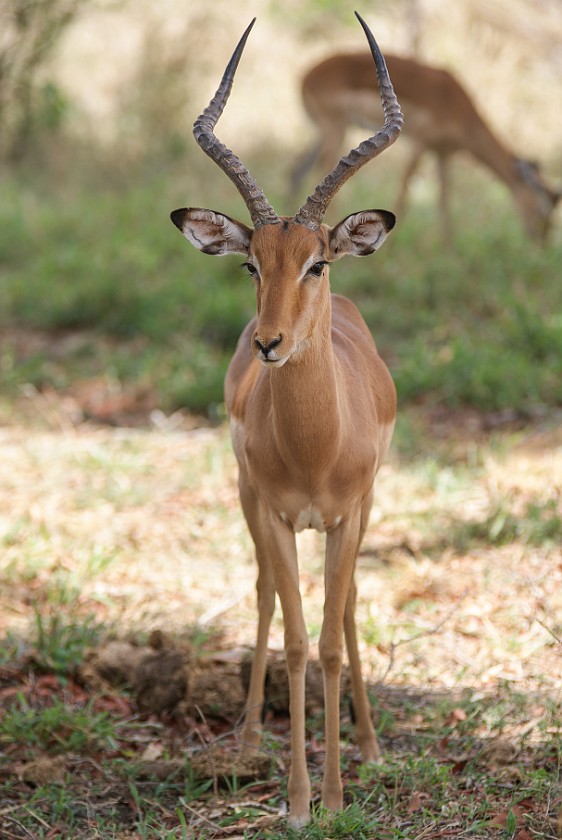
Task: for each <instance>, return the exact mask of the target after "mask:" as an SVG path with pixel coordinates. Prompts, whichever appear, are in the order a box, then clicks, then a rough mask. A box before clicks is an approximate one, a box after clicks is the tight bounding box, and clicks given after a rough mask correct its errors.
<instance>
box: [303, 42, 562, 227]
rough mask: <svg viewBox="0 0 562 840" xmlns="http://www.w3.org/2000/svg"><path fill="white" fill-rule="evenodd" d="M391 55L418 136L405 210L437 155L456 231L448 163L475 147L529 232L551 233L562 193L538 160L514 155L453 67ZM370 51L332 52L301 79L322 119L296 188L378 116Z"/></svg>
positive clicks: (410, 130) (401, 197)
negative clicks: (424, 160) (421, 167)
mask: <svg viewBox="0 0 562 840" xmlns="http://www.w3.org/2000/svg"><path fill="white" fill-rule="evenodd" d="M386 63H387V66H388V70H389V72H390V75H391V77H392V81H393V84H394V89H395V91H396V95H397V97H398V98H399V99H400V102H401V104H402V107H403V110H404V115H405V118H406V120H405V128H404V133H405V134H406V135H408V136H409V137H410V138H411V140H412V142H413V152H412V156H411V159H410V161H409V163H408V165H407V167H406V169H405V172H404V175H403V177H402V183H401V188H400V191H399V194H398V199H397V202H396V212H397V214H400V213H401V212H402V211H403V209H404V207H405V204H406V198H407V193H408V185H409V182H410V181H411V179H412V176H413V175H414V173H415V171H416V169H417V166H418V163H419V161H420V158H421V157H422V155H423V154H424V152H431V153H432V154H434V155H435V157H436V158H437V171H438V177H439V183H440V221H441V228H442V235H443V236H444V237H445V238H449V237H450V236H451V223H450V210H449V198H448V195H449V178H448V168H449V167H448V164H449V159H450V157H451V155H453V154H455V153H456V152H461V151H466V152H469V153H470V154H471V155H472V156H473V157H474V158H476V160H477V161H479V162H480V163H482V164H484V165H485V166H487V167H488V168H489V169H491V170H492V172H494V173H495V174H496V175H497V177H498V178H499V179H500V180H501V181H503V182H504V184H505V185H506V186H507V187H508V189H509V190H510V192H511V195H512V198H513V201H514V204H515V206H516V208H517V210H518V212H519V214H520V217H521V220H522V222H523V225H524V227H525V230H526V232H527V234H528V235H529V236H530V237H531V238H534V239H537V240H543V239H545V237H546V235H547V233H548V230H549V227H550V224H551V219H552V213H553V210H554V208H555V207H556V204H557V202H558V201H559V199H560V196H561V195H562V193H560V192H558V191H555V190H552V189H550V188H549V187H548V186H547V184H546V183H545V181H544V179H543V178H542V177H541V174H540V172H539V170H538V167H537V166H536V164H534V163H531V162H530V161H527V160H521V159H520V158H518V157H516V156H515V155H514V154H513V153H512V152H511V151H509V149H507V148H506V146H504V145H503V144H502V143H501V142H500V140H498V138H497V137H496V136H495V134H494V132H493V131H492V130H491V129H490V127H489V126H488V125H487V124H486V122H485V121H484V120H483V118H482V117H481V116H480V114H479V113H478V111H477V110H476V108H475V106H474V104H473V102H472V100H471V99H470V97H469V95H468V94H467V92H466V91H465V90H464V88H463V87H462V86H461V85H460V84H459V82H458V81H457V80H456V79H455V78H454V77H453V76H452V75H451V74H450V73H449V72H448V71H447V70H439V69H437V68H435V67H429V66H428V65H426V64H420V63H419V62H417V61H415V60H414V59H412V58H401V57H399V56H397V55H387V56H386ZM371 75H372V61H371V56H370V55H369V54H368V53H351V54H343V55H333V56H331V57H330V58H327V59H325V60H324V61H322V62H321V63H320V64H317V65H316V66H314V67H312V68H311V69H310V70H309V71H308V73H307V74H306V75H305V76H304V79H303V81H302V98H303V102H304V105H305V108H306V111H307V113H308V115H309V116H310V118H311V120H312V121H313V123H314V124H315V126H316V129H317V133H318V140H317V142H316V143H315V145H314V146H313V147H312V148H311V149H310V150H309V151H307V152H306V153H305V154H304V155H303V156H302V157H301V158H300V159H299V161H298V163H297V164H296V166H295V167H294V170H293V175H292V190H293V191H295V190H296V189H297V188H298V186H299V184H300V182H301V180H302V178H303V177H304V175H305V174H306V172H307V171H308V170H309V169H311V168H312V167H313V165H314V164H315V163H316V162H317V161H319V164H320V167H322V168H324V167H328V166H331V165H333V161H334V160H336V159H337V157H338V155H339V154H340V152H341V146H342V142H343V139H344V135H345V132H346V130H347V129H348V128H349V127H350V126H353V125H357V126H360V127H362V128H369V127H370V126H374V125H376V124H377V122H378V120H379V119H380V105H379V103H378V98H377V96H376V92H375V91H374V90H373V87H372V84H371Z"/></svg>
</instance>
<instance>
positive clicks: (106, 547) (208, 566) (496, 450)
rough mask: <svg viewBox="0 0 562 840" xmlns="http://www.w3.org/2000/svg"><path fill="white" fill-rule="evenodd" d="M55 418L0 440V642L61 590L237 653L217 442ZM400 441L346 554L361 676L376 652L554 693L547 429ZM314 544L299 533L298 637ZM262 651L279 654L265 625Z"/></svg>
mask: <svg viewBox="0 0 562 840" xmlns="http://www.w3.org/2000/svg"><path fill="white" fill-rule="evenodd" d="M53 410H54V409H53ZM44 416H45V415H44V414H43V417H44ZM57 417H58V421H57V422H59V428H58V429H57V428H54V427H53V420H54V419H55V416H54V415H53V414H51V416H50V422H49V424H48V425H47V427H45V426H44V425H43V426H40V427H37V426H29V425H27V426H18V425H7V426H4V427H2V428H1V429H0V449H1V461H2V464H3V469H2V474H1V477H0V510H1V511H2V514H1V516H0V539H1V540H2V545H3V551H2V557H1V573H2V576H3V587H2V590H1V592H0V616H1V618H0V632H3V633H6V632H8V631H14V630H17V631H21V630H23V629H25V625H26V623H27V622H28V621H29V619H30V618H31V617H32V614H33V613H32V611H33V608H34V606H35V605H36V604H37V603H39V604H40V605H41V604H44V605H48V604H49V602H50V601H52V600H53V599H54V600H55V601H56V600H57V598H58V595H57V592H58V589H63V590H69V591H70V593H71V594H72V593H73V592H79V593H80V596H79V599H78V600H79V604H80V606H81V608H83V609H87V608H88V607H89V606H95V609H96V611H97V612H98V613H101V615H102V616H103V619H104V621H106V622H107V623H109V624H111V623H113V622H116V621H118V622H119V623H120V624H121V625H122V626H123V628H131V627H132V628H143V629H145V630H148V629H152V628H154V627H155V626H159V627H162V628H163V629H166V630H168V631H170V630H171V631H172V632H176V631H178V630H179V629H181V628H182V627H185V626H189V625H194V624H201V625H212V624H219V625H220V626H221V627H222V629H223V630H224V631H225V632H226V633H227V634H228V636H229V638H230V639H231V641H236V642H245V643H247V644H249V645H251V644H252V641H253V624H254V573H255V570H254V564H253V558H252V548H251V544H250V540H249V537H248V535H247V533H246V527H245V523H244V522H243V518H242V516H241V513H240V509H239V505H238V499H237V488H236V474H235V463H234V459H233V456H232V453H231V451H230V446H229V442H228V435H227V430H226V429H225V428H220V429H215V430H211V429H195V430H182V429H181V428H173V425H174V424H173V423H171V424H170V426H171V427H170V428H168V429H160V430H158V429H156V428H153V429H150V430H146V429H124V428H122V429H111V428H102V427H93V426H89V425H88V424H82V425H79V426H78V427H73V426H72V425H71V424H70V423H69V422H68V419H66V420H65V419H64V418H65V415H64V413H63V409H62V407H61V408H60V411H59V413H58V415H57ZM61 424H62V425H64V426H65V428H62V429H61V428H60V425H61ZM49 425H50V428H49V427H48V426H49ZM408 434H410V432H409V433H408ZM415 434H418V435H420V437H419V444H420V453H419V454H418V455H417V456H416V457H414V458H409V457H406V456H404V455H402V456H401V455H400V454H394V456H393V457H392V459H391V460H390V462H389V464H387V465H386V466H384V467H383V469H382V471H381V473H380V475H379V478H378V483H377V493H376V503H375V508H374V511H373V516H372V522H371V526H370V528H369V530H368V533H367V535H366V538H365V541H364V545H363V549H362V552H361V557H360V559H359V568H358V579H359V592H360V600H359V622H360V625H361V626H362V627H363V630H364V635H365V644H364V647H365V653H366V658H367V662H368V666H369V672H370V676H371V677H374V678H380V676H381V675H382V674H383V673H385V672H386V670H387V668H388V665H389V655H390V651H391V650H392V651H393V656H392V671H391V673H390V674H389V679H391V680H392V681H395V680H398V681H403V682H406V683H412V684H415V685H422V684H431V685H434V686H453V685H459V684H466V685H474V684H476V683H478V684H479V685H482V686H490V685H494V684H496V683H497V682H498V681H500V680H516V681H518V683H519V684H522V685H525V687H529V688H533V687H544V686H545V685H550V686H552V687H555V686H556V685H557V682H558V677H559V665H560V660H559V657H560V647H559V645H556V644H555V636H556V635H559V633H560V627H559V621H560V619H559V616H560V614H561V610H562V585H561V584H562V549H561V547H560V533H559V532H558V531H557V530H556V523H557V522H558V521H559V518H560V517H561V515H562V508H561V501H560V500H561V493H562V437H561V436H560V432H559V430H556V429H551V430H529V431H520V432H517V433H514V432H504V433H501V434H500V433H496V434H494V435H493V436H488V437H483V436H482V435H480V439H477V438H474V437H473V438H471V437H467V436H465V435H464V434H463V435H459V436H457V435H456V434H455V435H453V436H450V435H449V434H448V436H447V437H446V438H441V439H432V438H431V437H427V436H423V437H422V436H421V434H422V433H421V432H420V431H419V430H418V431H417V432H415ZM424 453H425V454H424ZM529 511H531V512H530V513H529ZM517 522H519V523H520V533H519V534H518V533H515V534H511V532H510V531H509V527H510V523H511V524H513V523H517ZM537 528H538V529H539V531H538V536H537V535H536V533H535V531H536V529H537ZM540 528H543V530H544V538H543V536H541V534H542V532H541V531H540ZM549 528H550V531H549ZM533 529H535V530H533ZM550 532H552V534H551V536H550V537H549V533H550ZM504 537H505V538H504ZM322 542H323V541H322V538H321V536H320V535H317V534H315V533H314V532H306V533H305V534H303V535H301V538H300V545H301V556H302V558H303V564H302V566H303V568H302V577H303V591H304V597H305V610H306V614H307V617H308V621H309V625H310V629H311V633H312V636H313V639H314V638H315V637H316V636H317V633H318V630H319V627H320V622H321V614H322V613H321V584H320V580H321V570H322ZM70 600H73V599H72V598H71V599H70ZM437 625H439V626H440V629H439V632H436V633H431V634H428V632H427V631H429V630H431V628H433V627H435V626H437ZM549 630H550V631H551V632H549ZM418 635H419V638H418V639H417V640H412V641H409V642H408V644H405V643H404V641H405V640H406V639H412V637H416V636H418ZM272 644H273V646H274V647H276V646H277V647H281V633H280V622H278V623H277V624H276V629H275V631H274V636H273V639H272ZM521 681H523V682H521Z"/></svg>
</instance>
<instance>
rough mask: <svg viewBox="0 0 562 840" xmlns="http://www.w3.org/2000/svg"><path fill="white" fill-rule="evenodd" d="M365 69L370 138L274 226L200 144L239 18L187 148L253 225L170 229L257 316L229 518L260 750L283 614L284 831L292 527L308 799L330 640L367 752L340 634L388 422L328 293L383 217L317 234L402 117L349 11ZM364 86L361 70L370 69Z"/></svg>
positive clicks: (301, 791)
mask: <svg viewBox="0 0 562 840" xmlns="http://www.w3.org/2000/svg"><path fill="white" fill-rule="evenodd" d="M357 17H358V18H359V21H360V22H361V24H362V26H363V29H364V30H365V34H366V36H367V39H368V42H369V45H370V48H371V54H372V60H373V59H374V63H375V67H376V73H377V77H378V83H379V88H380V91H381V99H382V104H383V109H384V115H385V121H384V127H383V128H382V129H381V130H380V131H378V132H377V133H376V134H375V135H374V136H373V137H370V138H369V139H368V140H365V141H364V142H362V143H361V144H360V145H359V146H358V147H357V148H356V149H353V150H352V151H351V152H349V154H348V155H347V156H345V157H343V158H342V159H341V160H340V161H339V163H338V164H337V165H336V166H335V168H334V169H333V170H332V171H331V172H330V173H329V174H328V175H326V177H325V178H324V179H323V180H322V181H321V183H320V184H319V185H318V186H317V187H316V189H315V191H314V192H313V194H312V195H311V196H310V197H309V198H308V199H307V201H306V203H305V204H304V205H303V206H302V207H301V209H300V210H299V211H298V213H297V214H296V216H294V217H290V218H289V217H279V216H278V215H277V214H276V213H275V211H274V210H273V208H272V207H271V205H270V204H269V203H268V201H267V199H266V197H265V195H264V193H263V192H262V190H261V189H260V188H259V187H258V185H257V184H256V182H255V181H254V179H253V178H252V177H251V175H250V173H249V172H248V170H247V169H246V168H245V167H244V165H243V164H242V162H241V161H240V159H239V158H238V157H237V156H236V155H235V154H234V153H233V152H231V151H230V150H229V149H227V148H226V146H224V145H223V144H222V143H221V142H220V141H219V140H218V139H217V138H216V137H215V135H214V133H213V130H214V127H215V124H216V122H217V120H218V119H219V117H220V115H221V114H222V111H223V109H224V106H225V104H226V101H227V99H228V97H229V94H230V90H231V87H232V83H233V79H234V74H235V72H236V68H237V66H238V62H239V60H240V56H241V54H242V50H243V48H244V45H245V43H246V39H247V37H248V35H249V32H250V29H251V27H252V26H253V23H254V22H253V21H252V23H251V24H250V26H249V27H248V29H247V30H246V32H245V33H244V35H243V37H242V39H241V41H240V43H239V44H238V46H237V48H236V50H235V52H234V54H233V56H232V58H231V60H230V63H229V64H228V66H227V68H226V70H225V73H224V76H223V78H222V81H221V83H220V86H219V88H218V91H217V93H216V94H215V97H214V98H213V100H212V101H211V103H210V105H209V106H208V108H207V109H206V110H205V111H204V112H203V114H202V115H201V116H200V117H199V118H198V119H197V121H196V122H195V126H194V134H195V137H196V139H197V142H198V143H199V145H200V146H201V147H202V149H203V150H204V151H205V152H206V153H207V154H208V155H209V156H210V157H211V158H212V159H213V160H214V161H215V162H216V163H217V164H218V165H219V166H220V167H221V169H223V171H224V172H225V173H226V174H227V175H228V177H229V178H230V179H231V180H232V181H233V182H234V183H235V185H236V187H237V188H238V190H239V192H240V193H241V195H242V198H243V199H244V201H245V203H246V206H247V208H248V210H249V213H250V216H251V219H252V223H253V228H251V227H248V226H247V225H245V224H243V223H242V222H238V221H236V220H235V219H232V218H229V217H228V216H224V215H223V214H221V213H216V212H214V211H212V210H202V209H199V208H190V209H185V208H184V209H181V210H175V211H174V212H173V213H172V220H173V222H174V223H175V224H176V225H177V227H178V228H179V229H180V230H181V231H182V233H183V234H184V236H186V237H187V239H188V240H189V241H190V242H191V243H192V244H193V245H195V247H196V248H198V249H199V250H200V251H203V252H204V253H206V254H217V255H222V254H231V253H239V254H244V256H245V257H246V263H245V265H246V267H247V269H248V271H249V273H250V275H251V276H252V278H253V280H254V284H255V289H256V298H257V315H256V317H255V318H254V319H253V320H252V321H251V322H250V323H249V324H248V326H247V327H246V329H245V330H244V332H243V333H242V336H241V338H240V340H239V342H238V346H237V348H236V352H235V354H234V357H233V359H232V361H231V363H230V367H229V369H228V373H227V376H226V383H225V397H226V405H227V409H228V413H229V416H230V424H231V431H232V441H233V446H234V451H235V454H236V458H237V460H238V465H239V487H240V499H241V502H242V508H243V510H244V515H245V517H246V520H247V523H248V526H249V529H250V532H251V534H252V537H253V540H254V543H255V547H256V557H257V563H258V581H257V597H258V613H259V619H258V631H257V643H256V651H255V656H254V661H253V665H252V673H251V678H250V686H249V691H248V698H247V702H246V710H245V718H244V721H243V728H242V740H243V743H244V744H245V749H246V750H254V749H256V748H257V747H258V746H259V744H260V739H261V728H262V727H261V713H262V705H263V698H264V678H265V669H266V653H267V639H268V632H269V626H270V623H271V617H272V614H273V609H274V604H275V593H276V592H277V593H278V595H279V598H280V601H281V606H282V609H283V618H284V625H285V654H286V663H287V670H288V675H289V690H290V714H291V771H290V776H289V805H290V814H289V822H290V824H291V825H292V826H294V827H297V828H298V827H301V826H303V825H305V824H306V823H308V821H309V819H310V780H309V776H308V772H307V768H306V757H305V670H306V662H307V655H308V639H307V632H306V625H305V621H304V616H303V610H302V603H301V597H300V592H299V570H298V561H297V551H296V542H295V532H296V531H301V530H302V529H303V528H315V529H316V530H318V531H325V532H326V560H325V603H324V622H323V625H322V631H321V634H320V661H321V666H322V670H323V676H324V700H325V716H326V720H325V727H326V760H325V770H324V781H323V785H322V800H323V802H324V804H325V805H326V806H327V807H328V808H330V809H332V810H336V809H339V808H341V807H342V801H343V800H342V783H341V777H340V767H339V764H340V755H339V702H340V700H339V686H340V673H341V666H342V652H343V650H342V648H343V636H344V634H345V641H346V645H347V651H348V656H349V663H350V670H351V675H352V690H353V703H354V707H355V716H356V735H357V741H358V743H359V746H360V748H361V753H362V756H363V759H364V761H375V760H376V759H377V758H378V756H379V750H378V745H377V739H376V736H375V732H374V729H373V725H372V722H371V716H370V710H369V702H368V699H367V693H366V690H365V686H364V684H363V679H362V675H361V664H360V660H359V651H358V646H357V637H356V629H355V617H354V613H355V597H356V588H355V583H354V571H355V560H356V556H357V551H358V549H359V545H360V543H361V539H362V537H363V533H364V531H365V528H366V526H367V519H368V515H369V509H370V507H371V500H372V495H373V482H374V479H375V475H376V473H377V470H378V468H379V466H380V464H381V461H382V459H383V458H384V455H385V453H386V451H387V449H388V446H389V443H390V438H391V436H392V430H393V426H394V418H395V413H396V397H395V391H394V385H393V382H392V379H391V377H390V374H389V372H388V370H387V368H386V366H385V364H384V362H383V361H382V360H381V358H380V357H379V355H378V354H377V350H376V348H375V345H374V343H373V340H372V338H371V335H370V333H369V330H368V329H367V326H366V324H365V322H364V321H363V319H362V318H361V315H360V314H359V312H358V311H357V309H356V308H355V306H354V305H353V304H352V303H351V301H349V300H347V299H346V298H343V297H340V296H338V295H331V294H330V285H329V279H328V275H329V264H330V263H331V262H333V261H335V260H338V259H339V258H340V257H343V256H345V255H346V254H351V255H353V256H365V255H367V254H371V253H372V252H373V251H376V250H377V248H379V247H380V245H382V243H383V241H384V239H385V238H386V235H387V234H388V232H389V231H390V230H391V229H392V227H393V225H394V216H393V215H392V213H388V212H386V211H385V210H364V211H362V212H359V213H354V214H353V215H351V216H348V217H347V218H346V219H344V220H343V221H341V222H340V223H339V224H337V225H336V226H335V227H333V228H329V227H327V226H326V225H324V224H323V223H322V219H323V218H324V215H325V213H326V209H327V207H328V204H329V203H330V201H331V199H332V197H333V196H334V194H335V193H336V192H337V190H339V188H340V187H341V186H342V184H344V183H345V182H346V181H347V179H348V178H350V177H351V176H352V175H353V174H354V173H355V172H357V170H358V169H359V168H360V167H362V166H363V165H364V164H366V163H367V162H368V161H369V160H372V159H373V158H374V157H376V156H377V155H379V154H380V153H381V152H382V151H384V149H386V148H387V147H388V146H389V145H390V144H391V143H393V142H394V140H395V139H396V138H397V137H398V134H399V132H400V129H401V126H402V114H401V113H400V108H399V105H398V102H397V100H396V97H395V95H394V91H393V89H392V84H391V82H390V78H389V76H388V71H387V69H386V66H385V63H384V59H383V57H382V55H381V53H380V51H379V49H378V47H377V45H376V43H375V40H374V38H373V36H372V34H371V32H370V30H369V29H368V27H367V25H366V24H365V23H364V21H363V20H361V18H360V17H359V15H357ZM373 84H374V73H373Z"/></svg>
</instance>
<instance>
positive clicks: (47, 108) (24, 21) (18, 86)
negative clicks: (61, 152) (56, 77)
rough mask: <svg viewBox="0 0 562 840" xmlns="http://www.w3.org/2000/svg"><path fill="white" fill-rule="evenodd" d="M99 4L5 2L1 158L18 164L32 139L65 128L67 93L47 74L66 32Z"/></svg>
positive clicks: (0, 7) (87, 0) (80, 0)
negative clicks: (85, 10) (80, 15)
mask: <svg viewBox="0 0 562 840" xmlns="http://www.w3.org/2000/svg"><path fill="white" fill-rule="evenodd" d="M92 2H93V0H2V3H1V4H0V157H3V158H4V159H7V160H8V161H12V162H17V161H21V160H23V159H25V157H26V156H27V154H28V153H29V147H30V144H31V142H32V138H34V136H36V135H37V134H39V135H41V134H43V133H45V132H49V131H53V130H54V129H56V128H57V127H59V125H60V123H61V121H62V119H63V117H64V113H65V111H66V109H67V107H68V102H67V100H66V98H65V95H64V94H63V92H62V91H61V90H60V88H59V86H58V85H57V84H56V83H55V82H53V81H52V80H49V79H45V78H44V75H43V71H44V69H45V66H46V64H47V62H48V60H49V58H50V57H51V54H52V52H53V50H54V49H55V47H56V46H57V45H58V43H59V40H60V38H61V35H62V33H63V32H64V30H65V28H66V27H67V26H68V25H69V24H70V23H71V22H72V21H73V20H74V18H75V17H76V15H77V14H78V13H79V12H80V10H81V9H82V8H83V7H84V6H86V5H91V3H92Z"/></svg>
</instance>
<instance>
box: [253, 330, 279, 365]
mask: <svg viewBox="0 0 562 840" xmlns="http://www.w3.org/2000/svg"><path fill="white" fill-rule="evenodd" d="M254 341H255V343H256V347H257V348H258V350H259V351H260V352H261V353H263V355H264V356H265V358H266V359H267V357H268V355H269V354H270V353H271V351H272V350H273V349H274V348H275V347H277V345H278V344H281V336H280V335H278V336H277V338H274V339H272V341H270V342H269V344H262V343H261V341H260V340H259V338H257V337H256V338H254Z"/></svg>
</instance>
